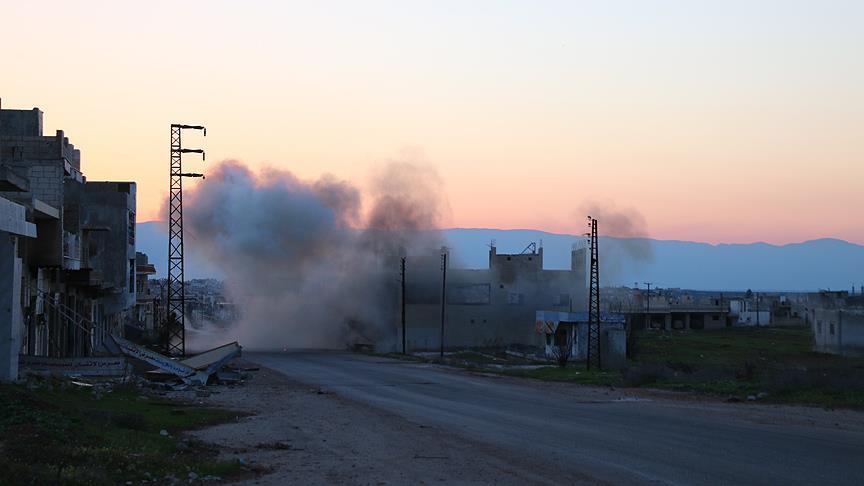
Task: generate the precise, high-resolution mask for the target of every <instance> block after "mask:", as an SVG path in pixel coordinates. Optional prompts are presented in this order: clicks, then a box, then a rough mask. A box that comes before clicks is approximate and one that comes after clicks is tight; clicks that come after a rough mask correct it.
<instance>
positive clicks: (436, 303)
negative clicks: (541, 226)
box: [395, 244, 588, 350]
mask: <svg viewBox="0 0 864 486" xmlns="http://www.w3.org/2000/svg"><path fill="white" fill-rule="evenodd" d="M585 259H586V251H585V249H584V248H583V249H574V250H573V251H572V253H571V268H570V269H569V270H547V269H544V268H543V248H542V247H541V248H539V249H536V250H532V251H530V252H524V253H519V254H499V253H498V252H497V249H496V247H495V245H494V244H493V245H492V246H491V248H490V250H489V268H486V269H464V268H454V267H451V266H450V261H451V260H450V259H449V258H448V260H447V261H448V267H447V292H446V298H447V301H446V308H445V321H446V322H445V325H444V346H445V347H446V348H458V347H492V346H507V345H530V346H536V347H538V348H541V347H542V346H544V344H545V338H544V337H543V336H541V335H539V334H537V333H536V332H535V331H534V327H533V323H534V321H535V313H536V311H537V310H538V309H548V310H558V311H571V310H575V311H584V310H586V308H587V300H588V297H587V290H586V271H585V267H586V262H585ZM441 275H442V271H441V260H440V257H439V256H438V255H435V256H431V257H408V258H407V260H406V294H407V298H406V302H407V304H406V322H407V329H408V331H407V333H406V337H407V343H408V348H409V349H410V350H431V349H437V348H438V347H439V346H440V342H441V340H440V335H441ZM396 302H398V299H397V300H396ZM395 314H396V315H398V314H399V313H398V312H397V313H395ZM397 328H399V327H398V326H397ZM399 339H401V337H400V338H399Z"/></svg>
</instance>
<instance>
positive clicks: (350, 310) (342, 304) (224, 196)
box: [184, 160, 442, 349]
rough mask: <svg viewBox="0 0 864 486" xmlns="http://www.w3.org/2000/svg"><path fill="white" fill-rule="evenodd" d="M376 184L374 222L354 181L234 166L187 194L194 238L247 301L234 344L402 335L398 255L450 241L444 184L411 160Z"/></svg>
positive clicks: (390, 168)
mask: <svg viewBox="0 0 864 486" xmlns="http://www.w3.org/2000/svg"><path fill="white" fill-rule="evenodd" d="M371 187H372V189H371V191H370V194H369V199H370V200H371V209H370V210H369V211H368V215H369V216H368V218H367V219H366V220H364V218H363V217H362V214H363V211H362V199H363V198H362V197H361V193H360V191H359V190H358V189H357V188H356V187H354V186H353V185H352V184H351V183H349V182H347V181H343V180H340V179H338V178H336V177H334V176H329V175H328V176H324V177H322V178H320V179H318V180H316V181H312V182H306V181H301V180H300V179H298V178H297V177H296V176H294V175H293V174H291V173H290V172H287V171H283V170H276V169H267V170H263V171H261V172H260V173H258V174H256V173H254V172H252V171H251V170H250V169H249V168H248V167H246V166H245V165H244V164H243V163H241V162H238V161H234V160H227V161H224V162H222V163H221V164H219V165H218V166H216V168H215V169H214V170H213V171H212V172H211V173H210V174H208V177H207V180H206V181H205V182H204V183H202V184H199V185H198V186H196V188H195V189H193V190H192V191H189V192H188V193H187V194H186V195H185V201H184V203H185V207H184V212H185V223H186V228H187V231H188V234H189V237H190V238H193V239H194V241H195V245H196V246H198V247H199V248H201V249H202V250H203V251H204V252H205V253H206V254H207V256H208V257H209V258H210V259H211V261H213V262H214V263H216V264H217V265H219V266H220V267H221V270H222V271H223V273H224V274H225V275H226V287H227V288H228V289H229V292H230V295H231V297H233V298H234V299H235V300H236V302H237V303H238V305H239V306H240V311H241V315H242V317H241V320H240V322H239V323H238V324H237V326H236V327H235V328H233V329H231V333H233V334H234V336H233V337H235V338H237V339H239V340H240V341H241V343H243V344H244V346H247V347H251V348H261V349H265V348H278V347H285V346H287V347H319V348H333V347H344V346H345V345H346V344H349V343H351V342H352V341H367V342H378V343H379V344H382V343H384V344H385V345H386V340H387V339H393V338H394V337H395V335H394V334H393V332H392V329H391V327H390V326H391V325H392V323H394V322H395V320H394V316H392V315H390V314H389V313H390V312H391V309H394V308H395V307H396V306H395V304H394V303H395V299H396V297H397V291H396V284H397V277H398V255H399V253H400V252H425V251H430V250H431V249H434V248H438V247H440V246H441V241H442V239H441V237H440V234H439V233H438V232H437V228H438V227H439V223H440V208H441V207H442V191H441V180H440V179H439V178H438V176H437V174H436V173H435V171H434V170H433V169H431V168H430V167H428V166H424V165H422V164H416V163H411V162H404V161H400V162H391V163H389V164H387V165H386V166H385V167H384V168H383V169H381V170H380V171H379V172H378V173H377V174H376V175H375V177H374V178H373V181H372V184H371ZM361 228H362V229H361Z"/></svg>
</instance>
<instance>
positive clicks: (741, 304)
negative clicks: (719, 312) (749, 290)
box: [729, 296, 772, 327]
mask: <svg viewBox="0 0 864 486" xmlns="http://www.w3.org/2000/svg"><path fill="white" fill-rule="evenodd" d="M771 308H772V307H771V305H770V304H769V303H767V302H762V299H761V298H760V297H759V296H756V297H755V298H750V299H747V298H736V299H729V318H730V322H731V325H732V326H736V327H741V326H759V327H763V326H770V325H771V324H772V323H771V316H772V311H771Z"/></svg>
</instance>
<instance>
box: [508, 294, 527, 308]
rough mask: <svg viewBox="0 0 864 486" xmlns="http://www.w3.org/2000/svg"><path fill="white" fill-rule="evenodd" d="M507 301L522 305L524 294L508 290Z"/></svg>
mask: <svg viewBox="0 0 864 486" xmlns="http://www.w3.org/2000/svg"><path fill="white" fill-rule="evenodd" d="M507 303H508V304H510V305H522V304H524V303H525V294H521V293H519V292H509V293H507Z"/></svg>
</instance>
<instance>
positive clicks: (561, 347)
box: [552, 324, 575, 368]
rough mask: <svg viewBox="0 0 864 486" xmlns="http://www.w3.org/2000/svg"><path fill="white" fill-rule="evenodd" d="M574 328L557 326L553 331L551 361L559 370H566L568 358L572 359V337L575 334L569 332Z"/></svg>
mask: <svg viewBox="0 0 864 486" xmlns="http://www.w3.org/2000/svg"><path fill="white" fill-rule="evenodd" d="M571 329H572V330H575V328H573V327H570V326H563V325H561V324H559V325H558V329H556V330H555V334H554V335H553V342H552V360H553V361H554V362H555V364H557V365H558V367H559V368H566V367H567V363H569V362H570V358H572V357H573V337H574V335H575V332H570V330H571Z"/></svg>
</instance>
